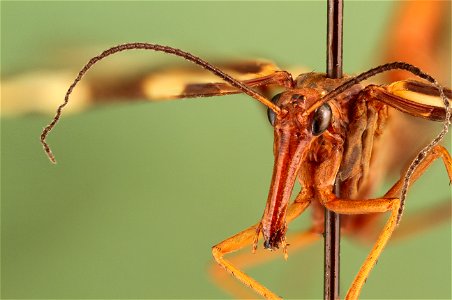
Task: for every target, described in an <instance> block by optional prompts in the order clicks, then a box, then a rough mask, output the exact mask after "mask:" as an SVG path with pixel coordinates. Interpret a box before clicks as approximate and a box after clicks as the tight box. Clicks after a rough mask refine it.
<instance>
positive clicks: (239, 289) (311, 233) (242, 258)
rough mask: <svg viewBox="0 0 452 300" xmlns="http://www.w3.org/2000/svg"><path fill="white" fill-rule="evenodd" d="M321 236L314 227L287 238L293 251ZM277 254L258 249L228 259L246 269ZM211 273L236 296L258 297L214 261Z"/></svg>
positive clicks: (270, 259)
mask: <svg viewBox="0 0 452 300" xmlns="http://www.w3.org/2000/svg"><path fill="white" fill-rule="evenodd" d="M321 237H322V236H321V234H319V233H318V232H317V231H315V230H313V229H308V230H304V231H300V232H297V233H293V234H289V235H288V236H287V240H288V241H290V244H289V245H288V246H289V250H290V251H291V253H293V252H295V251H299V250H301V249H302V248H304V247H307V246H309V245H312V244H313V243H314V242H317V241H319V240H320V239H321ZM277 254H279V253H268V251H257V252H256V253H251V251H244V252H241V253H238V254H237V255H234V256H232V257H231V258H229V259H228V261H229V262H230V263H231V264H232V265H234V266H235V267H236V268H237V269H240V270H245V269H249V268H251V267H254V266H257V265H261V264H264V263H266V262H269V261H272V260H274V259H276V258H277V257H280V256H279V255H277ZM210 274H211V276H212V277H211V278H212V279H213V281H214V282H215V283H216V284H217V285H218V286H219V287H222V288H223V290H224V291H226V292H228V293H229V294H231V295H233V296H234V298H237V299H249V298H255V297H256V296H255V294H254V293H251V291H250V290H249V289H245V287H244V286H243V285H239V283H238V282H237V281H236V280H234V278H233V277H231V276H229V274H227V273H226V272H224V270H222V269H221V267H220V266H219V265H218V264H213V263H212V265H211V267H210Z"/></svg>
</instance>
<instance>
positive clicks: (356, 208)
mask: <svg viewBox="0 0 452 300" xmlns="http://www.w3.org/2000/svg"><path fill="white" fill-rule="evenodd" d="M439 157H441V158H442V159H443V161H444V164H445V166H446V169H447V172H448V174H449V179H450V180H451V181H452V158H451V156H450V154H449V153H448V152H447V150H446V149H445V148H444V147H442V146H436V147H434V149H433V150H432V151H431V152H430V153H429V154H428V155H427V157H426V158H425V159H424V161H423V162H422V163H421V164H420V165H419V167H418V168H417V169H416V171H415V173H414V174H413V176H412V181H411V183H413V182H414V181H415V180H417V179H418V178H419V177H420V176H421V175H422V174H423V173H424V172H425V170H426V169H427V168H428V167H429V165H430V164H431V163H432V162H433V161H434V160H435V159H437V158H439ZM402 184H403V178H401V179H400V180H399V181H398V182H396V184H395V185H394V186H393V187H392V188H391V189H390V190H389V191H388V192H387V193H386V194H385V196H384V197H383V198H379V199H371V200H349V199H338V198H336V196H335V195H334V194H332V193H325V194H324V196H325V197H324V198H323V199H324V203H323V204H324V205H325V207H326V208H328V209H329V210H332V211H334V212H336V213H340V214H366V213H376V212H386V211H391V216H390V217H389V219H388V221H387V222H386V224H385V226H384V228H383V230H382V231H381V233H380V235H379V237H378V238H377V241H376V242H375V244H374V247H373V248H372V250H371V251H370V253H369V255H368V256H367V258H366V260H365V261H364V263H363V265H362V266H361V269H360V270H359V272H358V274H357V275H356V277H355V279H354V280H353V283H352V285H351V287H350V289H349V290H348V293H347V296H346V299H357V298H358V296H359V293H360V292H361V289H362V287H363V285H364V283H365V281H366V279H367V277H368V276H369V273H370V271H371V270H372V268H373V266H374V265H375V263H376V262H377V260H378V258H379V256H380V254H381V252H382V251H383V248H384V247H385V245H386V243H387V242H388V240H389V238H390V237H391V235H392V233H393V232H394V229H395V228H396V226H397V215H398V210H399V208H400V200H399V199H398V198H395V196H396V195H398V194H399V193H400V191H401V188H402Z"/></svg>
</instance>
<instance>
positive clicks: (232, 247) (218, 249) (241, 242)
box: [212, 192, 311, 299]
mask: <svg viewBox="0 0 452 300" xmlns="http://www.w3.org/2000/svg"><path fill="white" fill-rule="evenodd" d="M310 196H311V194H310V193H303V192H301V193H300V194H299V195H298V196H297V198H296V199H295V201H294V202H293V203H292V204H291V205H290V206H289V208H288V210H287V215H286V216H287V219H286V221H287V223H289V222H291V221H292V220H294V219H295V218H297V217H298V216H299V215H300V214H301V213H302V212H303V211H304V210H305V209H306V208H307V207H308V206H309V204H310V203H311V197H310ZM259 226H260V223H258V224H256V225H253V226H251V227H249V228H247V229H245V230H243V231H241V232H239V233H237V234H236V235H234V236H232V237H230V238H228V239H226V240H224V241H223V242H221V243H219V244H217V245H215V246H213V247H212V255H213V257H214V258H215V261H216V262H217V263H218V264H219V265H220V266H221V267H222V268H224V269H225V270H226V271H227V272H229V273H230V274H231V275H232V276H234V277H235V278H237V279H238V280H240V281H241V282H242V283H243V284H245V285H246V286H248V287H250V288H251V289H253V290H254V291H255V292H256V293H258V294H260V295H262V296H263V297H264V298H266V299H280V297H279V296H278V295H276V294H275V293H273V292H272V291H270V290H269V289H267V288H266V287H265V286H263V285H262V284H260V283H259V282H258V281H256V280H255V279H253V278H251V277H250V276H248V275H247V274H245V273H244V272H243V271H241V270H240V269H238V268H237V267H236V266H235V265H233V264H232V263H231V262H229V261H228V260H226V259H225V258H224V255H226V254H228V253H231V252H234V251H237V250H240V249H242V248H243V247H245V246H248V245H253V244H255V243H256V239H257V236H256V232H257V234H259V231H258V230H257V229H258V228H259Z"/></svg>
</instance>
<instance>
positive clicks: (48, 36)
mask: <svg viewBox="0 0 452 300" xmlns="http://www.w3.org/2000/svg"><path fill="white" fill-rule="evenodd" d="M392 7H393V3H392V2H347V3H346V8H345V19H346V21H345V34H344V41H345V47H344V64H345V65H344V67H345V71H347V72H351V73H354V72H355V73H356V72H359V71H363V70H366V69H368V68H370V67H373V66H374V65H376V63H377V62H379V60H378V54H379V53H380V52H379V49H381V43H382V41H383V38H382V36H383V33H384V32H385V31H386V30H387V23H386V22H387V20H388V17H389V15H390V14H391V10H392ZM1 10H2V11H1V19H2V20H1V25H2V26H1V38H2V41H1V42H2V49H1V50H2V53H1V55H2V57H1V58H2V60H1V67H2V76H3V78H4V76H6V75H12V74H16V73H20V72H23V71H27V70H31V69H40V68H41V69H42V68H48V69H58V68H66V67H71V68H74V70H76V69H77V68H79V67H81V66H82V64H83V63H84V62H85V61H86V60H87V59H89V58H90V57H91V56H93V55H94V54H96V53H98V51H99V50H101V49H103V48H106V47H109V46H111V45H115V44H118V43H123V42H127V41H149V42H154V43H161V44H168V45H172V46H175V47H178V48H181V49H184V50H188V51H191V52H193V53H195V54H197V55H199V56H201V57H206V58H209V59H211V60H215V59H218V58H223V59H224V58H229V57H232V58H237V57H246V58H249V57H261V58H268V59H271V60H273V61H275V62H277V63H278V64H279V65H282V66H287V65H289V66H290V65H303V66H306V67H308V68H309V69H312V70H316V71H323V70H324V60H325V27H326V25H325V10H326V8H325V4H324V3H323V2H245V3H239V2H215V3H213V2H170V3H162V2H153V3H150V2H4V1H2V3H1ZM78 49H81V50H80V52H78ZM66 53H67V56H65V54H66ZM122 55H123V56H127V55H128V54H122ZM133 56H134V57H136V58H138V59H140V60H142V64H148V63H149V64H152V63H155V61H159V60H161V59H163V58H164V56H163V55H158V54H153V53H141V54H133ZM65 57H66V58H65ZM165 59H166V58H165ZM168 61H171V62H177V61H178V59H176V58H175V59H168ZM107 65H108V62H105V63H104V64H103V66H107ZM98 68H99V69H101V68H103V67H102V66H101V65H99V66H98ZM123 68H124V70H125V69H127V68H128V65H127V64H126V65H124V66H123ZM122 71H123V70H122V69H121V68H119V69H118V70H117V72H118V73H119V72H122ZM74 74H75V72H74ZM68 84H69V83H68ZM61 98H63V95H61ZM48 122H49V116H26V117H16V118H2V123H1V125H2V126H1V134H2V136H1V142H2V144H1V172H2V173H1V242H2V244H1V288H2V290H1V296H2V298H57V299H58V298H224V297H229V295H228V294H225V293H223V292H222V291H221V290H220V289H219V288H217V287H216V286H215V285H214V284H213V283H212V281H211V280H210V279H209V276H208V273H207V271H206V270H207V268H208V265H209V263H210V262H211V261H212V259H211V254H210V248H211V246H212V245H214V244H216V243H218V242H220V241H221V240H223V239H225V238H226V237H228V236H230V235H232V234H234V233H236V232H238V231H240V230H241V229H243V228H246V227H247V226H249V225H251V224H253V223H255V222H256V221H257V220H258V219H259V217H260V216H261V214H262V211H263V209H264V205H265V204H264V203H265V200H266V193H267V191H268V185H269V181H270V177H271V171H272V164H273V162H272V131H271V128H270V126H269V125H268V122H267V120H266V116H265V114H264V113H263V109H262V108H261V107H260V105H259V104H258V103H256V101H253V100H250V99H249V98H248V97H246V96H229V97H223V98H215V99H204V100H202V101H196V100H193V101H180V102H178V101H174V102H165V103H154V104H148V103H142V104H135V105H118V106H109V107H104V108H102V109H96V110H91V111H87V112H84V113H82V114H78V115H68V116H66V117H63V120H62V122H61V123H60V124H59V126H58V127H57V128H56V130H55V131H54V132H53V134H52V135H51V136H50V138H49V142H50V143H51V145H52V146H53V150H54V152H55V154H56V155H57V159H58V161H59V163H58V165H56V166H53V165H51V164H50V163H49V162H48V160H47V158H46V157H45V155H44V154H43V152H42V149H41V145H40V144H39V140H38V137H39V134H40V130H41V129H42V127H43V126H44V125H45V124H47V123H48ZM447 198H450V188H449V187H448V181H447V177H446V173H445V171H444V167H443V166H442V165H441V164H440V163H438V162H437V163H435V164H434V166H433V168H432V169H431V170H429V171H428V172H427V175H426V176H424V177H422V179H421V180H419V183H418V184H416V185H415V186H414V188H413V189H412V190H411V192H410V193H409V198H408V203H407V211H406V213H405V217H408V216H409V215H410V212H413V211H416V210H419V209H422V207H426V206H429V205H432V203H434V202H435V201H436V200H441V199H447ZM309 217H310V216H309V212H308V213H306V214H305V215H304V216H303V217H302V218H301V219H302V220H301V221H299V222H297V223H296V224H294V225H291V228H290V229H291V230H293V231H295V230H300V229H301V228H307V226H308V224H309ZM259 251H263V250H262V249H261V248H260V250H259ZM368 251H369V246H365V247H363V246H361V245H358V244H356V243H354V242H353V241H349V240H347V239H344V240H343V243H342V273H341V288H342V293H343V294H344V293H345V291H346V290H347V289H348V286H349V284H350V282H351V280H352V279H353V277H354V276H355V274H356V272H357V271H358V269H359V266H360V264H361V263H362V261H363V260H364V258H365V256H366V255H367V253H368ZM322 253H323V246H322V243H317V244H316V245H314V246H311V247H309V248H307V249H306V250H305V251H301V252H298V253H290V257H289V260H288V262H284V260H283V259H282V255H279V256H278V258H277V259H276V260H275V261H274V262H272V263H268V264H265V265H263V266H260V267H256V268H253V269H251V270H249V273H250V274H252V275H254V276H255V277H256V278H257V279H258V280H260V281H262V282H263V283H265V284H266V285H267V286H268V287H270V288H271V289H272V290H274V291H275V292H276V293H278V294H280V295H284V296H285V297H286V298H322V285H323V277H322V276H323V275H322V269H323V257H322ZM450 282H451V226H450V223H449V224H443V225H442V226H440V227H437V228H435V230H431V231H428V232H424V233H422V234H419V235H418V236H416V237H415V238H412V239H409V240H406V241H404V242H400V243H394V244H391V245H390V246H389V247H388V248H387V249H386V250H385V252H384V253H383V255H382V257H381V259H380V260H379V263H378V265H377V267H376V268H375V269H374V271H373V272H372V273H371V275H370V278H369V280H368V281H367V284H366V285H365V288H364V290H363V292H362V297H363V298H445V299H450V298H451V286H450Z"/></svg>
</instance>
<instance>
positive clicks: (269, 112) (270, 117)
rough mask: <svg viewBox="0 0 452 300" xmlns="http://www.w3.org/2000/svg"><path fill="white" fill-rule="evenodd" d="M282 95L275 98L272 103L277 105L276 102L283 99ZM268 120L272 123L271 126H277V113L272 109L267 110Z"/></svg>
mask: <svg viewBox="0 0 452 300" xmlns="http://www.w3.org/2000/svg"><path fill="white" fill-rule="evenodd" d="M281 95H282V93H279V94H276V95H275V96H273V98H272V100H271V102H272V103H273V104H276V102H278V100H279V98H280V97H281ZM267 118H268V121H269V122H270V124H271V125H272V126H274V125H275V119H276V115H275V112H274V111H273V110H271V109H270V108H267Z"/></svg>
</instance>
